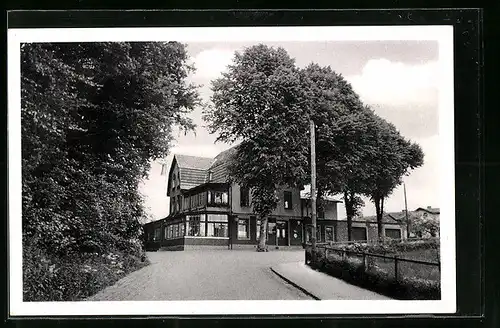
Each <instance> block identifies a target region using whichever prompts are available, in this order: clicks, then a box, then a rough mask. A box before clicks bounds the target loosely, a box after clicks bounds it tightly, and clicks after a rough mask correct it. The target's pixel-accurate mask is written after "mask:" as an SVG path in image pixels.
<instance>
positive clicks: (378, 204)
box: [373, 196, 384, 241]
mask: <svg viewBox="0 0 500 328" xmlns="http://www.w3.org/2000/svg"><path fill="white" fill-rule="evenodd" d="M373 201H374V203H375V211H376V213H377V232H378V239H379V241H382V239H383V237H384V226H383V222H382V215H383V213H384V198H383V197H378V196H377V197H374V199H373Z"/></svg>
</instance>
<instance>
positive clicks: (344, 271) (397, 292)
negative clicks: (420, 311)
mask: <svg viewBox="0 0 500 328" xmlns="http://www.w3.org/2000/svg"><path fill="white" fill-rule="evenodd" d="M306 252H309V255H310V254H311V251H310V250H306ZM309 266H311V267H312V268H313V269H318V270H320V271H323V272H325V273H327V274H329V275H331V276H333V277H336V278H340V279H342V280H344V281H346V282H348V283H350V284H353V285H357V286H359V287H362V288H365V289H368V290H371V291H374V292H376V293H379V294H383V295H386V296H388V297H392V298H395V299H400V300H438V299H441V286H440V283H439V282H436V281H432V280H425V279H416V278H407V277H401V278H399V279H398V280H396V279H395V278H394V277H392V276H390V275H389V274H388V273H387V272H385V271H383V270H380V269H378V268H377V267H376V266H374V267H370V270H365V268H364V265H363V261H362V260H360V259H357V258H352V257H345V258H342V257H340V256H334V255H333V256H328V258H326V257H325V256H324V254H323V253H321V252H320V251H317V253H316V263H313V262H312V261H311V262H310V263H309Z"/></svg>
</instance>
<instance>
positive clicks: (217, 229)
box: [207, 214, 229, 237]
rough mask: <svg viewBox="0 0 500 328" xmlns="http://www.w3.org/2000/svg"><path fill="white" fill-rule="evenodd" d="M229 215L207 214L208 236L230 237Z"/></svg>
mask: <svg viewBox="0 0 500 328" xmlns="http://www.w3.org/2000/svg"><path fill="white" fill-rule="evenodd" d="M228 236H229V233H228V217H227V215H226V214H208V215H207V237H228Z"/></svg>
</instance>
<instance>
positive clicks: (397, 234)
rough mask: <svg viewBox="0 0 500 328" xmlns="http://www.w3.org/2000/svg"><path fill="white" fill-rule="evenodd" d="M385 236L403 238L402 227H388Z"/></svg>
mask: <svg viewBox="0 0 500 328" xmlns="http://www.w3.org/2000/svg"><path fill="white" fill-rule="evenodd" d="M385 236H386V237H387V238H392V239H401V229H394V228H393V229H391V228H386V229H385Z"/></svg>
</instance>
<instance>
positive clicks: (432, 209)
mask: <svg viewBox="0 0 500 328" xmlns="http://www.w3.org/2000/svg"><path fill="white" fill-rule="evenodd" d="M417 211H424V212H427V213H431V214H439V213H440V211H439V207H430V206H427V207H419V208H417V209H416V210H415V212H417Z"/></svg>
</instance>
